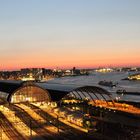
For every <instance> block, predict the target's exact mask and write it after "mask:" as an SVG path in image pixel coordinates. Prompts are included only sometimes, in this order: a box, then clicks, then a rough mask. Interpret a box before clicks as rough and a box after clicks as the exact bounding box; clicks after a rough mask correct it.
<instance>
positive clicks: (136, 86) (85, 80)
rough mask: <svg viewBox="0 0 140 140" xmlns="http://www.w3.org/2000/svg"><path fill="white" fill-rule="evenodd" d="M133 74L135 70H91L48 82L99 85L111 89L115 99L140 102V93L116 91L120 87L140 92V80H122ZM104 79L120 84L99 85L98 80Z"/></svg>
mask: <svg viewBox="0 0 140 140" xmlns="http://www.w3.org/2000/svg"><path fill="white" fill-rule="evenodd" d="M131 74H134V72H109V73H98V72H91V73H90V74H89V75H87V76H67V77H62V78H55V79H53V80H50V81H48V82H49V83H59V84H76V85H81V86H85V85H89V86H99V87H102V88H104V89H106V90H107V91H109V92H110V93H111V94H112V98H113V99H116V97H117V99H119V100H122V101H132V102H140V94H139V95H126V94H123V95H120V94H116V91H117V90H118V89H125V90H126V91H129V92H139V93H140V81H129V80H122V79H124V78H127V77H128V76H129V75H131ZM103 80H106V81H112V82H114V83H118V84H117V86H116V87H113V88H111V87H106V86H101V85H98V82H99V81H103ZM118 97H119V98H118Z"/></svg>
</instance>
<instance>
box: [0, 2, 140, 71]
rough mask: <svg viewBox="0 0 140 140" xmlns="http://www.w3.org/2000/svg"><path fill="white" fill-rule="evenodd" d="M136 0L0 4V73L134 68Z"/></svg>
mask: <svg viewBox="0 0 140 140" xmlns="http://www.w3.org/2000/svg"><path fill="white" fill-rule="evenodd" d="M139 6H140V2H139V1H137V0H134V1H131V0H123V1H121V0H118V1H112V0H106V1H104V0H100V1H99V0H94V1H90V0H80V1H79V0H77V1H74V0H71V1H65V0H59V1H57V0H51V1H49V0H40V1H38V0H30V1H27V0H24V1H18V0H13V1H10V0H7V1H2V0H0V20H1V22H0V63H1V65H0V70H14V69H20V68H26V67H47V68H56V67H59V68H72V67H73V66H75V67H78V68H94V67H100V66H105V67H107V66H112V67H117V66H140V62H139V59H140V55H139V52H140V40H139V38H140V28H139V24H140V19H139V17H140V9H139Z"/></svg>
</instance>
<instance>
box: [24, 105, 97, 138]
mask: <svg viewBox="0 0 140 140" xmlns="http://www.w3.org/2000/svg"><path fill="white" fill-rule="evenodd" d="M25 105H27V106H29V107H30V108H32V109H33V110H34V111H35V112H36V113H37V114H39V115H40V116H41V117H42V118H44V119H46V120H47V121H49V122H50V121H51V122H52V125H54V126H56V127H57V124H56V123H57V122H54V123H53V121H52V120H54V119H56V118H54V117H53V116H51V115H50V114H48V113H47V112H45V111H43V110H42V109H40V108H39V107H37V106H35V105H33V104H29V103H26V104H25ZM56 121H58V120H56ZM59 128H60V129H61V130H63V131H64V132H61V133H60V135H62V136H63V137H67V138H68V139H73V137H78V139H80V140H85V139H93V136H91V135H89V136H88V134H87V133H84V132H81V131H79V130H77V129H75V128H73V127H71V126H68V125H66V124H65V123H63V122H61V121H59ZM94 140H95V138H94Z"/></svg>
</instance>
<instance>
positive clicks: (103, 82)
mask: <svg viewBox="0 0 140 140" xmlns="http://www.w3.org/2000/svg"><path fill="white" fill-rule="evenodd" d="M98 84H99V85H101V86H107V87H116V85H117V84H115V83H113V82H112V81H105V80H104V81H100V82H99V83H98Z"/></svg>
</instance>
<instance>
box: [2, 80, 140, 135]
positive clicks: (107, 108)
mask: <svg viewBox="0 0 140 140" xmlns="http://www.w3.org/2000/svg"><path fill="white" fill-rule="evenodd" d="M0 100H1V106H2V107H1V108H0V112H1V117H3V115H2V113H5V115H6V112H5V110H9V111H10V110H11V111H12V112H13V113H14V114H15V115H16V118H18V119H19V120H20V121H22V122H24V123H25V124H26V125H27V126H28V127H29V128H30V129H31V131H30V135H31V134H34V135H35V136H36V135H37V134H36V133H38V131H37V130H36V129H35V128H33V127H31V126H32V125H37V124H34V123H33V122H34V121H35V120H36V121H39V120H42V122H44V123H43V125H45V122H46V120H47V121H48V122H49V123H50V124H49V125H51V127H54V128H57V132H59V131H62V130H61V128H60V126H59V123H63V127H64V125H65V126H67V127H70V128H71V129H74V132H75V131H80V132H82V133H88V134H89V137H91V135H94V134H95V133H97V132H98V133H100V134H102V133H108V132H109V131H111V130H112V129H115V128H118V130H120V129H125V128H127V130H128V132H125V133H126V135H127V134H128V133H129V134H130V132H132V130H137V129H140V127H139V126H140V122H139V118H140V110H139V108H137V107H135V106H133V105H129V104H124V103H119V102H116V101H115V100H113V98H112V96H111V93H110V92H109V91H107V90H105V89H103V88H101V87H97V86H87V85H85V86H83V85H82V86H81V85H74V84H69V85H68V84H58V83H46V82H32V81H28V82H22V81H10V80H9V81H8V80H7V81H4V80H2V81H0ZM4 108H6V109H4ZM19 112H20V113H19ZM21 114H22V115H24V116H22V115H21ZM35 114H36V115H35ZM11 116H12V115H11ZM25 116H26V117H27V116H28V117H27V118H26V117H25ZM46 116H49V117H48V118H46ZM130 116H131V117H130ZM34 117H35V118H34ZM33 118H34V119H35V120H34V119H33ZM27 120H31V122H32V123H33V124H32V125H31V124H29V122H27ZM58 121H59V123H58ZM128 121H129V124H128ZM39 123H40V121H39ZM30 125H31V126H30ZM41 127H42V125H41ZM49 127H50V126H49ZM52 131H56V130H52ZM63 131H64V130H63ZM96 131H97V132H96ZM33 132H34V133H33ZM44 133H45V132H44ZM133 133H134V132H133ZM43 135H44V134H43ZM116 135H117V133H116ZM114 136H115V134H114ZM100 137H102V136H100ZM119 137H124V135H123V134H122V135H121V133H120V136H119Z"/></svg>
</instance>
